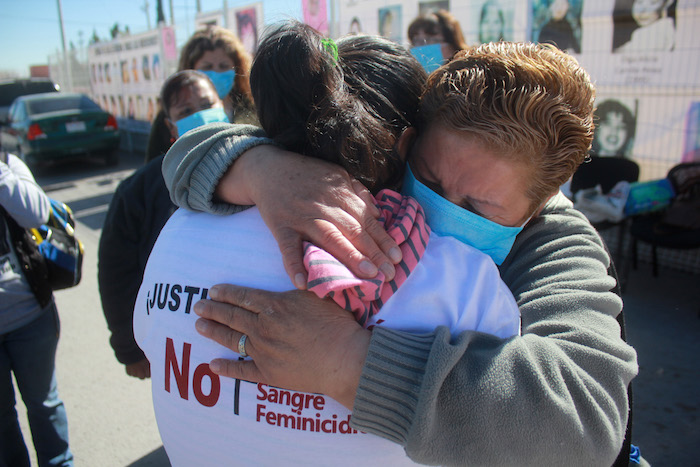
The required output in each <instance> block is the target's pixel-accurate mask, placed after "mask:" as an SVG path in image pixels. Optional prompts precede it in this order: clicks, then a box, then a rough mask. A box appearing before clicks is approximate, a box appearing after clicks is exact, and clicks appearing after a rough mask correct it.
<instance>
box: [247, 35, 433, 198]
mask: <svg viewBox="0 0 700 467" xmlns="http://www.w3.org/2000/svg"><path fill="white" fill-rule="evenodd" d="M322 40H323V37H322V36H321V35H320V34H319V33H318V32H317V31H316V30H314V29H313V28H311V27H310V26H308V25H306V24H303V23H300V22H297V21H287V22H285V23H283V24H281V25H276V26H275V27H274V28H272V29H271V30H270V32H268V33H267V34H266V35H265V37H264V38H263V39H262V41H261V42H260V46H259V48H258V52H257V54H256V57H255V61H254V62H253V67H252V69H251V75H250V81H251V87H252V90H253V96H254V99H255V105H256V108H257V111H258V119H259V121H260V124H261V126H262V127H263V129H264V130H265V132H266V133H267V134H268V136H270V137H271V138H273V139H274V140H275V141H277V142H278V143H280V144H281V145H283V146H284V147H285V148H287V149H289V150H291V151H294V152H299V153H302V154H305V155H308V156H311V157H316V158H319V159H324V160H328V161H330V162H334V163H337V164H339V165H341V166H343V167H344V168H345V169H346V170H347V171H348V172H349V173H350V174H351V175H352V176H353V177H355V178H357V179H358V180H359V181H360V182H362V183H363V184H364V185H365V186H366V187H367V188H369V189H370V191H372V192H375V193H376V192H377V191H378V190H380V189H382V188H386V187H391V188H395V187H396V186H397V185H398V183H399V182H400V181H401V179H402V176H403V169H404V161H403V160H402V158H401V157H400V156H399V155H398V153H397V152H396V151H395V150H394V146H395V144H396V141H397V139H398V137H399V136H400V135H401V133H402V132H403V130H405V129H406V128H408V127H411V126H414V125H415V123H416V117H417V112H418V102H419V99H420V95H421V93H422V91H423V87H424V85H425V80H426V73H425V71H424V70H423V67H422V66H421V65H420V64H419V63H418V61H417V60H416V59H415V58H414V57H413V56H412V55H411V53H410V52H408V50H406V49H405V48H404V47H402V46H400V45H398V44H396V43H394V42H391V41H389V40H387V39H384V38H382V37H379V36H364V35H349V36H346V37H344V38H341V39H339V40H338V41H337V43H335V44H336V46H337V60H336V58H335V56H334V47H333V42H332V41H331V42H327V43H326V45H324V43H323V42H322Z"/></svg>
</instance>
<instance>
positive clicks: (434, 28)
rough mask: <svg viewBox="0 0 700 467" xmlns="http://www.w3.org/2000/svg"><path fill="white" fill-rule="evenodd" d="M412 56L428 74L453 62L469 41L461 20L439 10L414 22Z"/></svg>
mask: <svg viewBox="0 0 700 467" xmlns="http://www.w3.org/2000/svg"><path fill="white" fill-rule="evenodd" d="M408 40H409V42H410V43H411V53H412V54H413V56H414V57H416V59H418V61H419V62H420V64H421V65H423V68H425V70H426V71H427V72H428V73H432V72H433V71H435V70H436V69H437V68H438V67H439V66H440V65H442V64H443V63H445V62H447V61H448V60H450V59H451V58H452V57H453V56H454V54H455V53H457V51H459V50H463V49H466V48H467V41H466V40H465V39H464V34H462V28H461V26H460V25H459V21H457V18H455V17H454V16H452V14H450V13H449V12H448V11H446V10H438V11H435V12H432V13H428V14H424V15H421V16H419V17H417V18H416V19H414V20H413V21H412V22H411V24H409V26H408Z"/></svg>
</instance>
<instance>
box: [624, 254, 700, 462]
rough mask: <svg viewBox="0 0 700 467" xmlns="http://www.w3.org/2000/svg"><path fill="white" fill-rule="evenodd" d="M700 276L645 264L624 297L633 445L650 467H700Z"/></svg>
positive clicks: (631, 277) (632, 277)
mask: <svg viewBox="0 0 700 467" xmlns="http://www.w3.org/2000/svg"><path fill="white" fill-rule="evenodd" d="M698 285H700V275H693V274H689V273H683V272H678V271H675V270H671V269H663V268H661V269H660V270H659V277H656V278H655V277H653V276H652V273H651V265H650V264H646V263H641V264H640V265H639V269H638V270H636V271H635V270H630V271H629V276H628V281H627V288H626V291H625V292H624V293H623V299H624V303H625V318H626V320H627V339H628V341H629V342H630V344H632V345H633V346H634V347H635V349H636V350H637V354H638V361H639V375H638V376H637V378H636V379H635V380H634V381H633V383H632V385H633V397H634V412H633V415H634V422H633V428H632V430H633V431H632V432H633V435H632V443H633V444H635V445H637V446H639V447H640V449H641V451H642V455H643V456H644V458H645V459H646V460H647V461H648V462H650V463H651V464H652V465H660V466H664V465H668V466H676V465H699V461H698V457H697V452H696V451H695V449H696V448H697V446H698V445H699V444H700V423H698V415H700V413H699V409H700V398H699V397H698V394H700V364H699V363H698V357H700V339H699V337H700V287H699V286H698Z"/></svg>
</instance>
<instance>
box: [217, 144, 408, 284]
mask: <svg viewBox="0 0 700 467" xmlns="http://www.w3.org/2000/svg"><path fill="white" fill-rule="evenodd" d="M216 195H217V196H218V197H219V198H220V199H222V200H223V201H226V202H231V203H235V204H255V205H256V206H257V207H258V209H259V210H260V213H261V215H262V218H263V219H264V221H265V223H266V224H267V226H268V228H269V229H270V230H271V232H272V234H273V235H274V236H275V239H277V242H278V244H279V247H280V250H281V251H282V256H283V260H284V267H285V270H286V271H287V274H289V276H290V278H291V279H292V281H293V282H294V284H295V286H296V287H297V288H299V289H305V288H306V279H307V274H306V269H305V268H304V263H303V251H302V241H303V240H308V241H310V242H311V243H313V244H315V245H317V246H319V247H321V248H323V249H325V250H326V251H328V252H329V253H330V254H332V255H333V256H335V257H336V258H337V259H338V260H340V261H341V262H342V263H344V264H345V265H346V266H347V267H348V268H349V269H350V270H351V271H352V272H354V273H355V274H356V275H357V276H358V277H363V278H372V277H374V276H376V274H377V269H378V268H379V269H381V270H382V272H383V273H384V274H385V276H386V277H387V280H390V279H392V278H393V277H394V274H395V269H394V264H396V263H397V262H399V261H400V260H401V252H400V250H399V248H398V246H397V245H396V243H395V242H394V241H393V239H392V238H391V237H390V236H389V235H388V234H387V233H386V231H385V230H384V227H383V226H382V225H381V223H380V222H379V221H378V220H377V217H378V216H379V210H378V209H377V207H376V206H375V204H374V202H373V198H372V195H371V193H370V192H369V191H368V190H367V189H366V188H365V187H364V186H363V185H362V184H361V183H360V182H358V181H356V180H354V179H352V177H350V175H348V173H347V172H346V171H345V170H344V169H343V168H341V167H339V166H337V165H335V164H331V163H329V162H325V161H322V160H318V159H313V158H310V157H305V156H301V155H299V154H296V153H292V152H288V151H285V150H283V149H280V148H278V147H275V146H268V145H261V146H256V147H254V148H252V149H249V150H248V151H246V152H245V153H244V154H243V155H242V156H241V157H240V158H238V159H237V160H236V163H235V164H233V165H232V166H231V168H230V169H229V170H228V172H226V174H225V175H224V177H223V178H222V179H221V181H220V182H219V185H218V186H217V189H216Z"/></svg>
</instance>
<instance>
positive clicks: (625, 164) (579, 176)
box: [571, 155, 639, 270]
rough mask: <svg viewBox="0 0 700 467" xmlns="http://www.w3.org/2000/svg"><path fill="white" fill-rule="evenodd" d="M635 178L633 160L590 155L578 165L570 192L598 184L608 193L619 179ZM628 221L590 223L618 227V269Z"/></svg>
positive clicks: (634, 180) (602, 226) (634, 163)
mask: <svg viewBox="0 0 700 467" xmlns="http://www.w3.org/2000/svg"><path fill="white" fill-rule="evenodd" d="M637 180H639V165H638V164H637V163H636V162H635V161H633V160H631V159H625V158H623V157H598V156H593V155H592V156H591V157H590V160H588V161H586V162H584V163H583V164H581V165H580V166H579V168H578V170H576V172H575V173H574V175H573V177H572V178H571V193H573V194H576V192H577V191H579V190H583V189H585V188H593V187H595V186H596V185H600V187H601V189H602V190H603V193H604V194H605V193H609V192H610V190H612V189H613V187H614V186H615V185H616V184H617V183H618V182H620V181H626V182H630V183H632V182H636V181H637ZM628 222H629V220H628V219H627V218H625V219H622V220H621V221H619V222H611V221H602V222H593V223H592V224H593V227H595V228H596V230H598V231H603V230H607V229H611V228H617V229H618V245H617V252H616V255H615V262H616V263H617V267H618V269H620V270H622V269H623V268H622V259H623V252H624V249H623V246H624V241H625V234H626V232H627V226H628Z"/></svg>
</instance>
